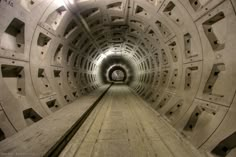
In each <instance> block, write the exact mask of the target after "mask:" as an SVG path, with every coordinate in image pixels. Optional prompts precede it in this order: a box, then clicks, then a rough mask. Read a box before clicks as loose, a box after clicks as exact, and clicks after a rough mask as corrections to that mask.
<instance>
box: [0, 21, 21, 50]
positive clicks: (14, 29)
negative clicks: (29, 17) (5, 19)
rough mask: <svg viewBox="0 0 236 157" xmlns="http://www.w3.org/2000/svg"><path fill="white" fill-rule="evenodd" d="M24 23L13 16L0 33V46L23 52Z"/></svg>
mask: <svg viewBox="0 0 236 157" xmlns="http://www.w3.org/2000/svg"><path fill="white" fill-rule="evenodd" d="M24 31H25V23H24V22H22V21H21V20H19V19H17V18H14V19H13V20H12V21H11V23H10V24H9V25H8V27H7V29H6V30H5V32H4V33H3V34H2V37H1V43H0V47H1V48H2V49H4V50H9V51H12V52H15V53H24V44H25V33H24Z"/></svg>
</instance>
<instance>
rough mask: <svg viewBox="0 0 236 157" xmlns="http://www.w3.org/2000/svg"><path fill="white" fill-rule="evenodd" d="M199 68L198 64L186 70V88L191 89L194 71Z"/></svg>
mask: <svg viewBox="0 0 236 157" xmlns="http://www.w3.org/2000/svg"><path fill="white" fill-rule="evenodd" d="M197 70H198V67H197V66H193V67H188V68H186V71H185V86H184V89H185V90H186V89H191V83H192V78H193V73H194V72H195V71H197Z"/></svg>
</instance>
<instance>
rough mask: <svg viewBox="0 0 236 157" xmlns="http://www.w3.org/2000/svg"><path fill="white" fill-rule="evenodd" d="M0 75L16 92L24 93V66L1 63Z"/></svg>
mask: <svg viewBox="0 0 236 157" xmlns="http://www.w3.org/2000/svg"><path fill="white" fill-rule="evenodd" d="M1 72H2V77H3V79H4V81H5V83H6V84H7V86H9V88H10V89H15V90H16V91H17V94H20V95H26V92H25V72H24V67H22V66H15V65H7V64H2V65H1Z"/></svg>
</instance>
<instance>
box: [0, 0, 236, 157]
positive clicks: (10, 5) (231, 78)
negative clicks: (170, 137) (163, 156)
mask: <svg viewBox="0 0 236 157" xmlns="http://www.w3.org/2000/svg"><path fill="white" fill-rule="evenodd" d="M235 49H236V1H235V0H17V1H14V0H0V67H1V68H0V89H1V91H0V140H1V141H2V140H3V141H2V142H1V143H0V145H1V144H3V143H4V141H7V140H8V141H12V143H14V141H13V140H11V139H13V137H17V136H19V135H21V134H22V132H25V134H24V135H23V136H27V131H26V130H27V129H28V130H31V129H30V128H36V127H35V126H36V125H38V123H42V122H41V121H43V122H46V121H47V117H50V116H55V115H57V116H58V115H59V113H62V110H64V109H65V108H66V107H67V108H69V105H73V104H75V102H78V101H80V100H83V99H84V96H86V95H88V94H91V93H92V92H93V91H94V90H95V91H99V89H100V88H99V87H102V86H103V85H104V84H108V83H111V82H116V81H119V82H120V81H123V82H124V83H125V84H126V85H127V86H129V88H131V89H132V90H133V91H135V92H136V94H137V95H139V96H140V97H142V98H143V100H145V101H146V103H148V105H149V106H150V107H152V109H153V110H155V111H156V112H157V113H156V114H159V116H161V119H162V120H161V121H163V120H164V121H165V124H166V125H167V123H168V125H172V126H173V128H174V129H173V128H172V129H173V130H172V131H173V132H176V131H178V133H176V134H179V135H180V136H181V138H184V140H185V139H186V140H188V141H189V142H190V143H191V144H192V145H193V146H194V147H195V148H197V149H198V150H200V152H205V153H204V154H207V155H208V156H217V157H218V156H219V157H226V156H227V157H235V156H236V150H235V149H234V148H235V146H236V126H235V120H236V99H235V89H236V79H235V78H236V70H235V68H234V67H236V61H235V57H236V55H235ZM117 70H119V73H118V72H117ZM114 71H115V73H114ZM114 75H115V76H114ZM121 78H122V79H121ZM127 88H128V87H127ZM127 88H117V90H118V91H120V90H124V92H125V91H126V89H127ZM113 90H116V89H115V88H114V89H113ZM120 93H122V92H120ZM118 95H119V94H118ZM121 95H122V94H121ZM128 95H130V97H132V96H133V95H132V94H131V93H127V96H128ZM137 95H136V96H137ZM105 97H106V96H105ZM125 98H126V96H124V97H120V102H122V101H125ZM114 99H115V98H114ZM133 99H136V98H133ZM133 99H130V100H129V101H135V100H133ZM118 102H119V101H118ZM139 102H140V103H141V99H140V100H139V101H137V102H133V103H135V104H136V103H137V105H138V104H139ZM107 103H108V102H107ZM107 103H104V104H107ZM141 104H143V102H142V103H141ZM78 105H79V104H78ZM90 105H91V103H90ZM107 105H108V106H109V103H108V104H107ZM128 105H130V107H131V108H133V109H132V110H135V107H136V106H133V105H134V104H132V103H131V104H128ZM127 107H128V106H124V104H123V103H122V104H120V108H122V109H125V108H127ZM138 112H139V111H138ZM143 112H144V113H143V114H145V111H143ZM124 113H125V112H124ZM141 113H142V110H140V114H141ZM125 116H129V113H127V115H125ZM58 117H60V118H61V119H64V116H63V114H61V116H58ZM141 117H142V116H140V118H141ZM150 117H151V115H150ZM150 117H149V118H150ZM78 118H79V116H78ZM130 118H132V117H130ZM144 119H145V117H144ZM144 119H139V120H138V122H140V123H142V122H143V121H144ZM150 121H151V122H153V123H154V122H155V118H153V119H152V118H150ZM88 123H89V120H88ZM117 123H119V119H118V120H117ZM127 123H130V125H132V123H135V121H130V122H129V121H128V120H127ZM156 123H159V122H158V119H156ZM45 124H46V123H45ZM86 124H87V122H86V123H85V125H86ZM71 125H72V124H71ZM87 125H89V124H87ZM51 127H53V126H51ZM114 127H115V126H114ZM136 129H138V128H136ZM175 129H176V130H175ZM64 131H65V130H64ZM64 131H61V134H64ZM160 131H161V130H160ZM134 132H135V127H134ZM28 134H30V131H29V132H28ZM109 134H114V135H117V136H118V135H123V134H122V131H121V132H119V130H116V131H115V132H114V133H111V132H107V133H104V135H102V134H101V136H104V137H105V136H109ZM133 135H135V133H134V134H133ZM130 136H131V135H130ZM159 136H160V137H162V136H163V137H165V138H167V137H166V136H165V135H162V133H161V134H160V135H159ZM159 136H158V137H159ZM19 137H20V136H19ZM165 138H164V139H163V140H165ZM20 139H21V138H19V140H20ZM154 139H155V137H153V139H150V141H155V140H154ZM54 140H55V139H54ZM144 140H148V138H144ZM72 141H73V140H72ZM115 142H118V143H117V145H119V146H120V147H121V148H123V147H125V145H126V144H127V142H124V143H122V140H121V141H119V140H117V141H116V140H115ZM19 143H21V142H19ZM15 144H16V147H18V146H17V143H14V145H15ZM84 144H88V146H84V147H88V148H90V147H92V146H90V145H89V144H91V143H84ZM149 144H150V143H149ZM8 145H11V142H10V143H8ZM113 145H114V143H113V144H111V149H113ZM151 145H152V144H151ZM156 145H158V143H153V146H156ZM101 146H102V145H101ZM107 146H109V144H108V143H104V145H103V146H102V147H103V148H104V151H105V152H106V149H107ZM133 146H134V148H133V147H132V148H131V149H139V148H138V146H137V147H136V146H135V145H133ZM139 146H140V147H142V145H139ZM145 147H146V146H145ZM94 148H95V147H94ZM96 148H97V149H100V148H98V147H96ZM151 148H153V147H151V146H150V147H148V148H145V149H144V148H143V147H142V148H140V151H142V150H144V152H146V150H147V149H151ZM161 148H162V146H160V147H156V150H159V149H161ZM46 149H50V148H45V150H46ZM114 149H116V148H114ZM164 149H166V147H164V146H163V150H164ZM176 149H178V148H177V147H176ZM179 149H182V148H179ZM101 150H102V148H101ZM156 150H155V149H154V150H153V149H152V150H151V152H153V153H154V154H155V151H156ZM168 150H169V148H168ZM88 151H89V150H88ZM121 151H122V150H121ZM20 153H23V152H20ZM98 153H99V151H98ZM127 153H132V151H129V152H127ZM157 154H158V153H157ZM175 155H176V156H178V155H177V154H175V152H173V153H172V156H175ZM0 156H1V155H0ZM100 156H101V155H100ZM130 156H134V155H130ZM141 156H142V155H141ZM143 156H145V154H143ZM146 156H147V155H146ZM190 156H191V155H190Z"/></svg>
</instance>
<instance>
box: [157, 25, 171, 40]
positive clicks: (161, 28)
mask: <svg viewBox="0 0 236 157" xmlns="http://www.w3.org/2000/svg"><path fill="white" fill-rule="evenodd" d="M155 24H156V26H157V27H158V29H159V31H160V32H161V34H162V35H163V36H164V37H165V38H168V37H169V36H170V35H171V32H170V30H169V29H168V27H167V26H165V25H164V24H163V23H162V22H160V21H156V22H155Z"/></svg>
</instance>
